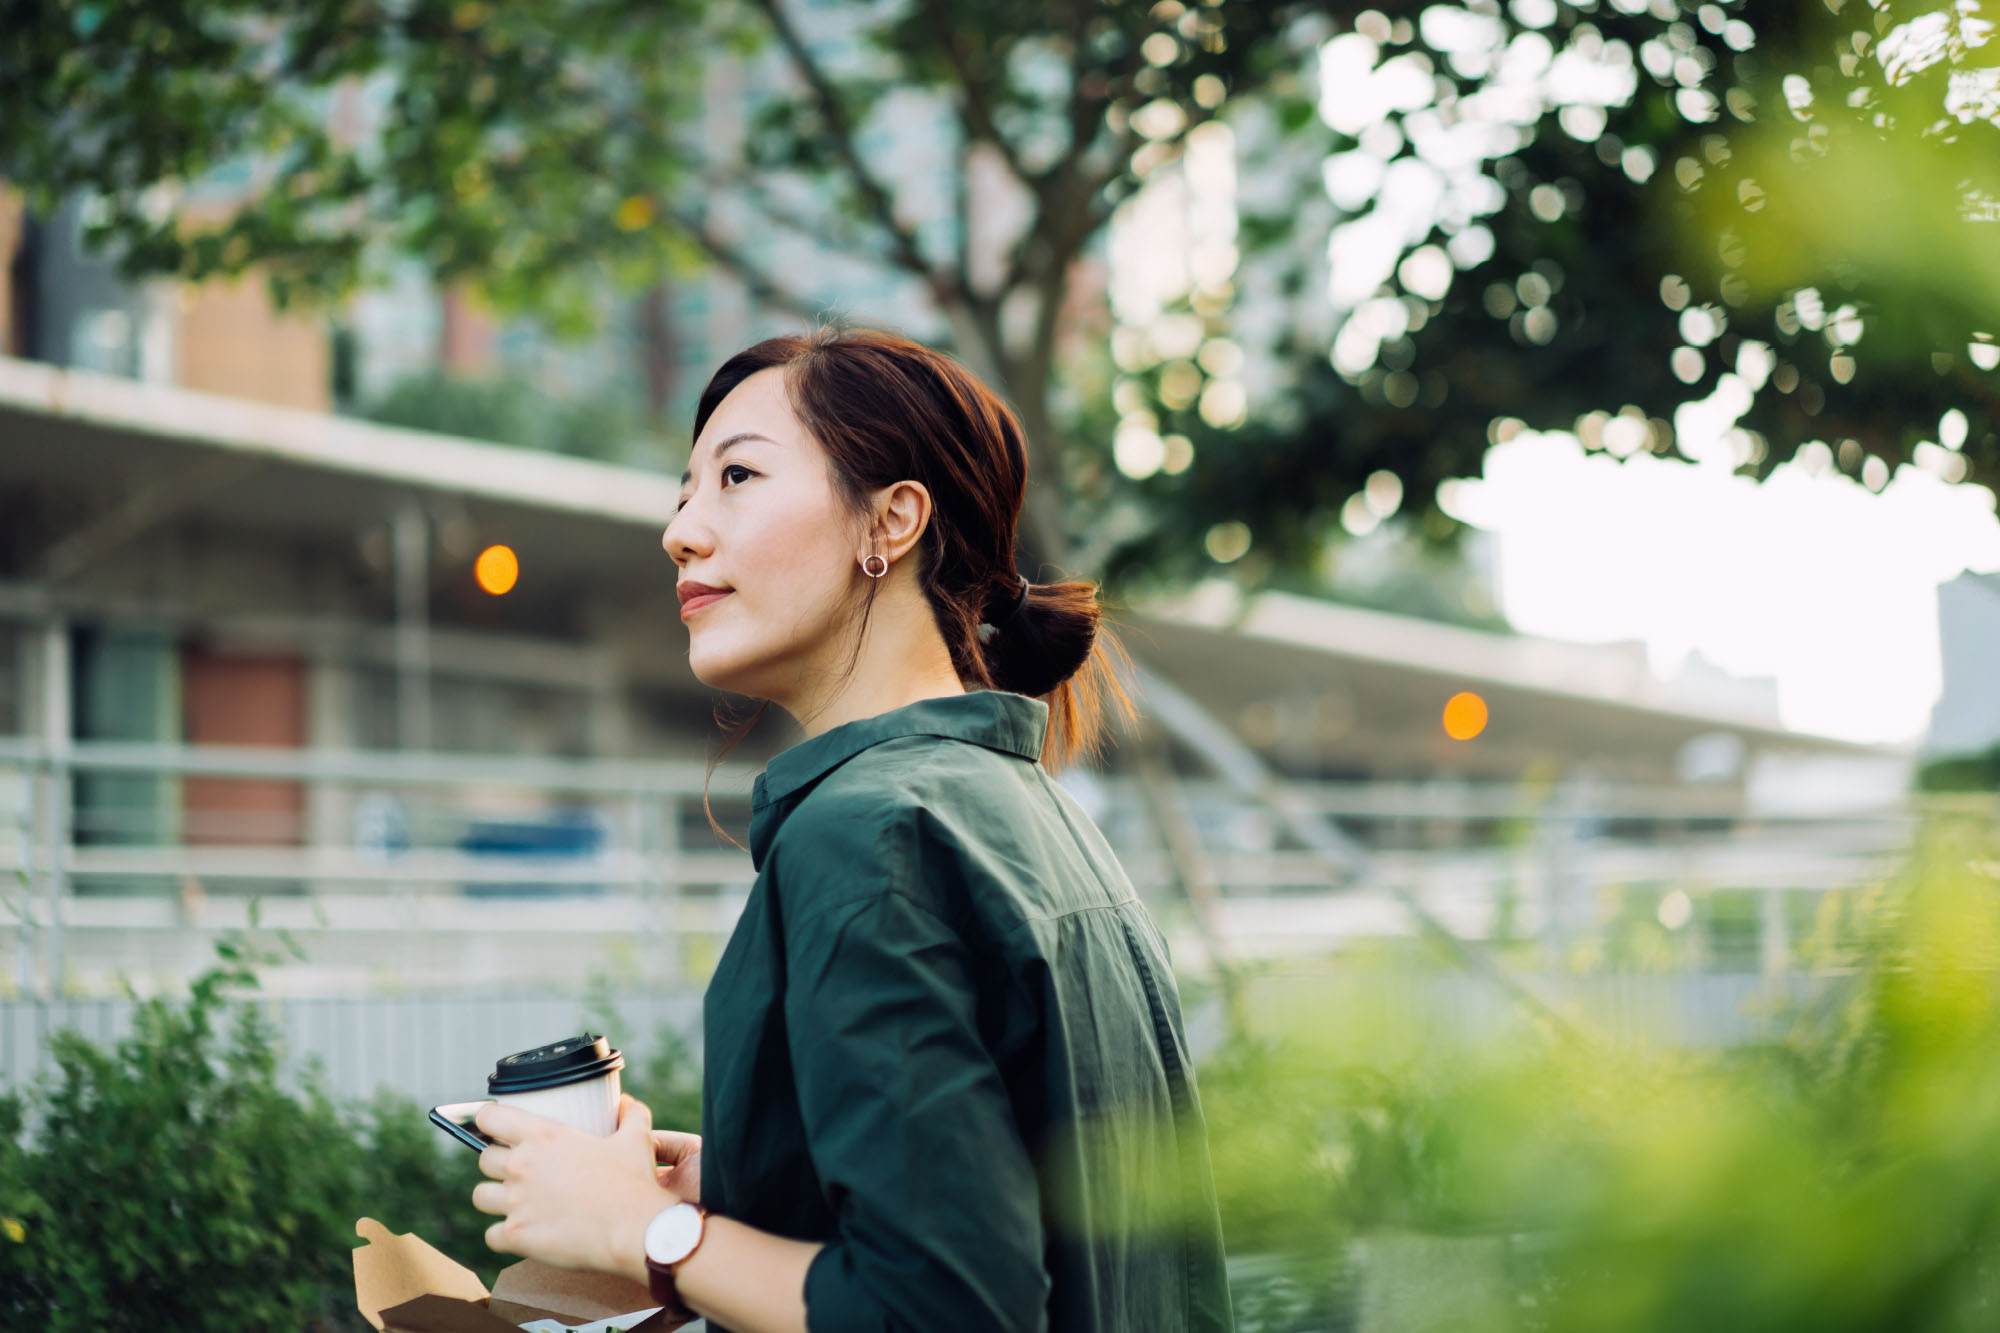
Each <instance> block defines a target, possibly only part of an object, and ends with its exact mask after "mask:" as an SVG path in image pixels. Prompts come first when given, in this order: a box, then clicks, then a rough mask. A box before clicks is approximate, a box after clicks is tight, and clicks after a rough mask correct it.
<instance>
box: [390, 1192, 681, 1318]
mask: <svg viewBox="0 0 2000 1333" xmlns="http://www.w3.org/2000/svg"><path fill="white" fill-rule="evenodd" d="M354 1230H355V1234H357V1235H359V1236H360V1237H361V1238H362V1239H363V1240H366V1241H367V1242H368V1243H367V1244H366V1245H363V1246H361V1247H360V1248H358V1249H356V1250H355V1251H354V1301H355V1304H356V1305H358V1306H359V1307H360V1308H361V1316H362V1318H364V1319H366V1320H367V1321H368V1322H369V1323H371V1324H373V1325H374V1326H375V1327H376V1328H379V1329H382V1330H384V1333H520V1330H521V1329H522V1328H523V1327H526V1326H530V1325H532V1326H533V1327H534V1328H535V1329H536V1330H537V1333H544V1331H545V1330H546V1329H547V1328H548V1327H549V1325H547V1324H542V1323H537V1322H536V1321H537V1320H552V1321H554V1325H555V1326H556V1327H560V1328H564V1329H577V1328H581V1327H585V1326H587V1327H588V1328H589V1330H590V1333H598V1331H599V1330H600V1329H602V1330H607V1331H608V1330H610V1329H614V1328H616V1329H625V1330H628V1333H666V1330H668V1329H673V1328H679V1327H680V1326H681V1325H682V1324H683V1323H686V1322H689V1321H687V1320H683V1319H674V1318H671V1317H669V1315H668V1314H667V1312H666V1311H665V1310H661V1309H658V1308H657V1307H656V1306H655V1305H654V1303H653V1300H652V1297H651V1295H650V1294H649V1293H648V1292H647V1290H646V1288H644V1287H642V1286H639V1285H638V1284H636V1283H633V1282H628V1281H626V1280H625V1279H624V1278H621V1277H613V1276H612V1275H610V1274H608V1273H579V1272H575V1271H573V1270H571V1269H567V1268H553V1267H551V1266H549V1265H548V1264H542V1263H537V1262H535V1261H534V1260H533V1259H523V1260H522V1261H521V1262H519V1263H517V1264H514V1265H511V1266H510V1267H507V1268H503V1269H501V1270H500V1276H499V1277H497V1278H495V1279H494V1280H493V1290H492V1291H490V1292H489V1291H487V1290H486V1284H485V1283H483V1282H481V1281H480V1280H479V1278H478V1276H477V1275H476V1274H474V1273H473V1272H472V1270H471V1269H469V1268H466V1267H464V1266H463V1265H461V1264H456V1263H453V1262H452V1261H451V1260H450V1259H448V1258H446V1257H445V1256H444V1255H443V1254H440V1253H439V1252H438V1251H437V1250H435V1249H433V1248H432V1247H431V1246H430V1245H428V1244H427V1243H425V1242H424V1240H423V1239H422V1238H421V1237H418V1236H416V1235H402V1236H399V1235H396V1234H395V1233H394V1232H392V1231H390V1230H389V1229H388V1228H387V1227H385V1226H383V1225H382V1224H381V1223H380V1222H377V1221H376V1220H375V1219H374V1218H372V1217H364V1218H362V1219H361V1220H360V1221H358V1222H356V1223H355V1224H354ZM647 1311H651V1313H646V1312H647ZM637 1314H643V1315H644V1317H643V1318H641V1319H638V1320H637V1321H636V1322H628V1321H629V1320H630V1319H631V1317H632V1316H634V1315H637ZM619 1316H625V1317H626V1319H624V1320H621V1319H619ZM606 1320H611V1321H614V1322H610V1323H605V1322H603V1321H606Z"/></svg>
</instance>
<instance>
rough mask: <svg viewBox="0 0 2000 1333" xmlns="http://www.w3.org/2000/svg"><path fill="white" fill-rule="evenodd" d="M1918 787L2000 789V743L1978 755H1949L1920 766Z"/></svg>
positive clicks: (1941, 789) (1967, 789)
mask: <svg viewBox="0 0 2000 1333" xmlns="http://www.w3.org/2000/svg"><path fill="white" fill-rule="evenodd" d="M1917 790H1918V791H1935V792H1952V791H1964V792H1984V791H2000V745H1995V746H1992V747H1991V748H1989V749H1986V750H1983V751H1981V752H1980V753H1978V754H1965V755H1946V756H1944V757H1943V758H1940V759H1932V760H1928V761H1927V762H1925V763H1924V764H1922V765H1921V766H1920V767H1919V768H1918V769H1917Z"/></svg>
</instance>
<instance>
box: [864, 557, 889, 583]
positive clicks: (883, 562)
mask: <svg viewBox="0 0 2000 1333" xmlns="http://www.w3.org/2000/svg"><path fill="white" fill-rule="evenodd" d="M861 572H862V573H863V574H866V575H867V576H868V577H869V578H871V579H879V578H881V577H882V576H883V575H884V574H887V573H888V572H889V561H888V559H887V558H886V557H884V556H881V555H873V554H871V555H865V556H863V557H861Z"/></svg>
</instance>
